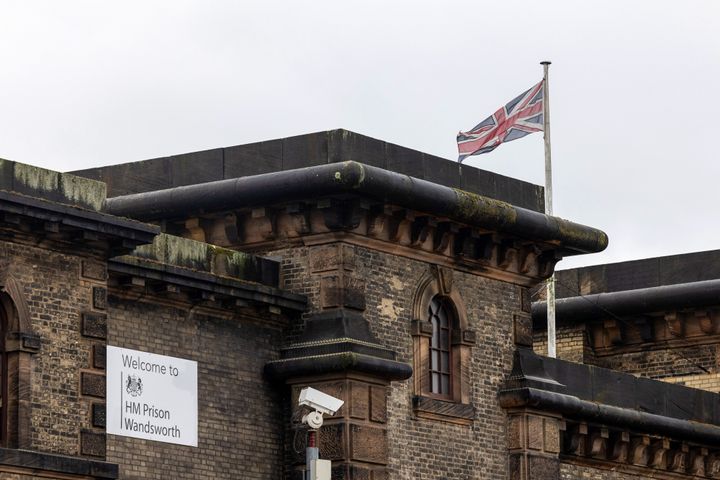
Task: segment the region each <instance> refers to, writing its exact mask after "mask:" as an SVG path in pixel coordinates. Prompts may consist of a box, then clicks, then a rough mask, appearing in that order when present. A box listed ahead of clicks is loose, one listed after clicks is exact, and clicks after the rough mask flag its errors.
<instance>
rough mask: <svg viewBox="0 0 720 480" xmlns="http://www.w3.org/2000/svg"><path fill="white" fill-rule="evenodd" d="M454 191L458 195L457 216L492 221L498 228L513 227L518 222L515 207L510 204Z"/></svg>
mask: <svg viewBox="0 0 720 480" xmlns="http://www.w3.org/2000/svg"><path fill="white" fill-rule="evenodd" d="M453 190H454V191H455V193H456V194H457V198H458V202H457V206H456V214H457V215H458V216H459V217H460V218H463V219H468V221H478V222H482V221H483V220H484V221H487V220H489V219H490V220H492V221H493V223H496V224H497V225H498V226H505V225H513V224H515V222H516V221H517V212H516V210H515V207H513V206H512V205H510V204H509V203H506V202H502V201H500V200H495V199H492V198H487V197H483V196H482V195H478V194H475V193H470V192H466V191H465V190H460V189H459V188H454V189H453Z"/></svg>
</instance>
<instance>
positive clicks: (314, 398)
mask: <svg viewBox="0 0 720 480" xmlns="http://www.w3.org/2000/svg"><path fill="white" fill-rule="evenodd" d="M344 403H345V402H344V401H342V400H340V399H339V398H335V397H333V396H331V395H328V394H327V393H323V392H321V391H320V390H315V389H314V388H312V387H305V388H303V389H302V390H300V398H299V399H298V405H300V406H306V407H310V408H312V409H314V410H315V411H317V412H320V413H322V414H325V415H335V412H337V411H338V410H340V407H342V406H343V404H344Z"/></svg>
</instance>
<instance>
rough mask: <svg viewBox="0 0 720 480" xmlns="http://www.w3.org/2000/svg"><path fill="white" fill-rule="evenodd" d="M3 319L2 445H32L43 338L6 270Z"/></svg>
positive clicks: (0, 293)
mask: <svg viewBox="0 0 720 480" xmlns="http://www.w3.org/2000/svg"><path fill="white" fill-rule="evenodd" d="M0 322H2V325H0V382H1V383H0V395H2V399H0V401H1V402H2V403H1V406H0V421H1V423H0V446H2V447H6V448H30V408H31V407H30V405H31V399H30V398H29V397H28V393H29V392H30V390H31V389H30V385H31V379H30V375H31V374H32V366H31V357H32V355H33V354H35V353H37V352H38V351H39V349H40V338H39V337H38V336H37V335H36V334H35V333H34V332H33V330H32V327H31V325H30V315H29V309H28V305H27V302H26V301H25V297H24V295H23V294H22V290H21V288H20V286H19V284H18V283H17V282H16V281H15V280H14V278H13V277H12V276H10V275H8V274H7V273H6V272H2V271H0ZM21 392H23V394H21Z"/></svg>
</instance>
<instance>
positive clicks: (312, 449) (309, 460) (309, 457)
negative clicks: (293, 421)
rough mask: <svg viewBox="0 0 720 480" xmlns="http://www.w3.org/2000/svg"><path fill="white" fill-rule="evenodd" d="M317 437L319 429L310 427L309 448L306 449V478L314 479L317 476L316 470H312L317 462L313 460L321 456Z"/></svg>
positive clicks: (306, 479) (308, 479) (307, 479)
mask: <svg viewBox="0 0 720 480" xmlns="http://www.w3.org/2000/svg"><path fill="white" fill-rule="evenodd" d="M316 438H317V430H315V429H310V430H309V431H308V444H307V448H306V449H305V480H312V479H313V478H315V476H314V474H315V472H313V471H312V468H313V466H314V465H315V462H313V460H317V459H319V458H320V453H319V449H318V448H317V447H316V446H315V445H316V443H315V442H316Z"/></svg>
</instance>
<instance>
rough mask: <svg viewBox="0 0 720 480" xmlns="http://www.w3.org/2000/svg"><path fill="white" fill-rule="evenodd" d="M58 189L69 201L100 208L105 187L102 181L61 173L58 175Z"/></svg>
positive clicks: (103, 200) (103, 199)
mask: <svg viewBox="0 0 720 480" xmlns="http://www.w3.org/2000/svg"><path fill="white" fill-rule="evenodd" d="M60 190H61V191H62V194H63V196H64V197H65V198H66V199H68V200H69V201H70V203H73V204H77V205H82V206H87V207H89V208H92V209H94V210H100V209H102V206H103V203H104V202H105V196H106V192H107V187H106V185H105V184H104V183H103V182H98V181H96V180H90V179H88V178H83V177H78V176H76V175H70V174H68V173H63V174H61V175H60Z"/></svg>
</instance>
